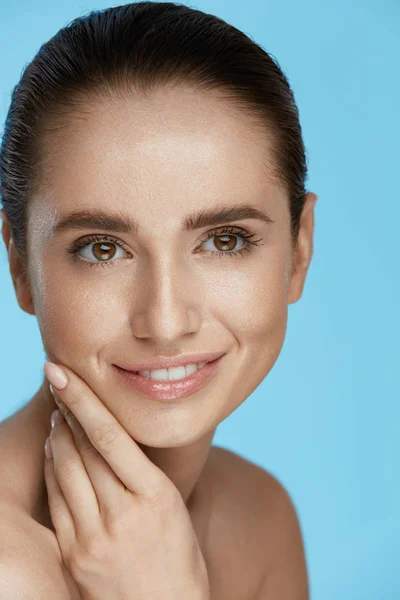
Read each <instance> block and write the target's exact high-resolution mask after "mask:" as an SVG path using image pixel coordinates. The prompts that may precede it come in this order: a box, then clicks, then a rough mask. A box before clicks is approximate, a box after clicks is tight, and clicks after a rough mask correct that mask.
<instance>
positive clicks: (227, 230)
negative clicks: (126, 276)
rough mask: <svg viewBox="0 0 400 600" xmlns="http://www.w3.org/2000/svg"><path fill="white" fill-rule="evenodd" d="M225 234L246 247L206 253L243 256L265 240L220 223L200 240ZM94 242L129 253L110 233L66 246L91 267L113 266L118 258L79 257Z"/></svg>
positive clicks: (94, 235) (73, 255) (76, 258)
mask: <svg viewBox="0 0 400 600" xmlns="http://www.w3.org/2000/svg"><path fill="white" fill-rule="evenodd" d="M224 234H232V235H237V236H238V237H241V238H243V239H244V240H245V246H244V248H241V249H239V250H232V251H229V252H223V251H221V250H216V251H214V252H206V254H210V255H211V257H213V256H218V257H222V256H229V257H231V258H234V257H236V256H243V252H244V251H248V252H251V247H252V246H258V245H260V244H259V243H260V242H262V241H263V240H262V238H260V239H259V240H254V241H250V239H251V238H253V237H254V236H255V235H256V233H255V232H251V231H249V230H247V229H245V228H244V227H239V226H238V225H219V226H217V227H215V228H214V229H211V230H209V231H206V232H205V233H204V234H203V237H201V238H200V241H199V242H200V245H203V244H204V243H206V242H207V241H208V240H209V239H210V238H212V237H214V236H217V237H218V236H221V237H222V236H223V235H224ZM204 236H206V237H205V239H204ZM94 242H97V243H99V242H111V243H114V244H116V245H117V246H120V247H122V248H123V249H124V250H125V251H126V252H128V253H129V250H127V248H126V244H125V242H123V241H121V240H119V239H118V238H115V237H113V236H110V235H109V234H88V235H85V236H82V237H81V238H79V239H78V240H76V241H75V242H74V243H73V244H72V246H71V247H70V248H66V250H67V251H68V252H69V253H71V254H72V258H73V260H74V261H76V262H80V263H82V264H85V266H89V267H91V266H102V267H107V266H113V265H114V263H115V262H117V261H118V259H113V260H111V261H99V262H96V261H91V260H86V259H83V258H81V257H79V254H78V253H79V251H80V250H81V249H82V248H85V247H86V246H89V245H90V244H91V243H94Z"/></svg>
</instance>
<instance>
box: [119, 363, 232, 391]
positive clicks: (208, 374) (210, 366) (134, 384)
mask: <svg viewBox="0 0 400 600" xmlns="http://www.w3.org/2000/svg"><path fill="white" fill-rule="evenodd" d="M223 356H225V355H223ZM223 356H220V357H219V358H217V359H216V360H213V361H212V362H209V363H207V364H206V365H205V366H204V367H203V368H202V369H200V370H199V371H196V373H193V375H190V376H189V377H186V378H185V379H181V380H180V381H168V382H167V381H154V380H153V379H150V378H149V377H143V376H142V375H138V374H137V373H134V372H133V371H126V370H125V369H122V368H121V367H117V365H113V366H114V367H116V369H117V371H118V373H120V374H121V376H122V379H123V381H124V382H125V383H127V384H128V385H129V387H130V388H131V389H132V388H133V389H134V390H135V391H136V392H139V393H141V394H144V395H145V396H147V397H148V398H152V399H154V400H177V399H178V398H185V397H186V396H190V395H191V394H194V393H196V392H197V391H199V390H200V389H201V388H202V387H203V386H205V385H206V383H208V382H209V381H210V379H212V378H213V377H214V375H216V373H217V371H218V367H219V363H220V362H221V359H222V358H223Z"/></svg>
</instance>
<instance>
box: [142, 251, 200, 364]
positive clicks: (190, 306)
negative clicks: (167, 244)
mask: <svg viewBox="0 0 400 600" xmlns="http://www.w3.org/2000/svg"><path fill="white" fill-rule="evenodd" d="M164 258H165V257H164ZM184 268H185V267H184V266H180V267H179V266H177V264H176V262H175V263H174V264H172V263H171V262H166V260H163V259H161V261H160V262H159V263H157V264H156V265H153V266H152V267H149V268H148V269H146V275H145V277H144V278H143V279H142V280H141V281H140V286H139V291H138V293H135V302H134V303H133V309H132V317H131V324H132V332H133V334H134V335H135V337H137V338H151V340H152V341H153V342H154V345H157V347H158V348H161V347H165V348H172V347H180V345H181V340H182V338H183V336H185V335H187V334H189V333H196V332H197V331H199V329H200V327H201V322H202V310H203V307H204V303H203V302H202V299H203V298H202V294H201V292H200V291H199V285H198V284H196V283H195V282H194V279H193V277H190V274H189V275H188V273H187V272H185V274H184V273H183V269H184ZM174 353H175V352H174Z"/></svg>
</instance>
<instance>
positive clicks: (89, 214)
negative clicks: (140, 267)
mask: <svg viewBox="0 0 400 600" xmlns="http://www.w3.org/2000/svg"><path fill="white" fill-rule="evenodd" d="M244 219H258V220H260V221H264V222H266V223H274V222H275V221H273V220H272V219H271V217H270V216H269V215H268V214H267V213H264V212H262V211H261V210H259V209H258V208H256V207H254V206H251V205H249V204H239V205H236V206H223V207H219V208H218V207H217V208H212V209H211V210H202V211H197V212H194V213H193V214H192V215H189V216H188V217H186V218H185V219H184V221H183V222H182V229H183V230H184V231H194V230H196V229H200V228H202V227H208V226H211V225H221V224H224V223H226V222H227V221H242V220H244ZM87 228H98V229H107V230H109V231H115V232H119V233H129V234H137V232H138V231H139V224H138V223H137V222H136V221H135V220H134V219H133V218H132V217H130V216H129V215H124V214H121V213H112V212H108V211H104V210H99V209H97V210H76V211H73V212H72V213H69V214H68V215H66V216H65V217H64V218H63V219H61V220H60V221H59V222H58V223H57V224H56V225H55V226H54V228H53V233H54V234H56V233H59V232H61V231H65V230H67V229H87Z"/></svg>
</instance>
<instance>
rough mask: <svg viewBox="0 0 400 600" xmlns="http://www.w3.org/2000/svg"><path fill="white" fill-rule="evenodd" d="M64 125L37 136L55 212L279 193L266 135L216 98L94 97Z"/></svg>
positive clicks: (165, 94)
mask: <svg viewBox="0 0 400 600" xmlns="http://www.w3.org/2000/svg"><path fill="white" fill-rule="evenodd" d="M65 118H66V119H67V121H66V125H65V126H64V127H63V128H62V129H61V130H60V131H59V132H51V133H47V134H46V135H45V142H46V143H45V155H46V163H47V164H46V167H45V170H46V186H47V187H48V188H49V189H50V190H51V196H49V197H52V198H56V199H57V203H58V208H59V209H60V210H62V211H64V209H65V210H71V209H73V208H77V206H76V204H77V202H79V204H82V205H84V206H85V208H94V206H97V205H98V203H99V202H101V203H110V204H113V205H114V206H116V207H117V208H120V209H124V208H127V207H128V206H129V204H130V203H131V202H133V201H134V202H135V205H136V207H137V208H139V207H140V205H143V206H144V207H146V209H147V210H151V209H152V208H154V210H158V209H162V210H163V209H172V210H175V211H176V210H177V211H178V212H179V210H180V209H179V207H180V206H183V208H184V207H185V205H191V206H192V205H199V206H201V207H206V206H207V204H208V203H226V201H227V200H228V199H229V198H231V201H232V202H233V203H235V202H237V201H243V200H244V199H246V198H247V199H248V198H249V196H250V195H251V196H252V197H253V198H255V199H257V197H258V198H260V199H261V198H262V197H264V198H265V197H267V196H271V197H273V196H274V193H276V190H277V189H278V187H279V186H278V184H277V183H276V182H275V181H274V180H273V177H272V142H273V140H272V138H271V134H270V133H269V132H268V131H267V129H266V128H265V129H264V128H263V127H262V124H261V123H259V124H258V127H254V121H253V120H251V119H250V117H249V116H248V115H247V114H246V113H244V112H243V111H242V112H241V111H240V109H238V108H235V106H234V105H233V104H232V103H231V102H230V101H229V100H226V99H223V98H222V97H219V96H218V95H217V94H216V93H213V94H211V93H206V92H199V91H194V90H191V89H188V88H179V89H173V88H167V89H159V90H157V91H154V92H151V94H149V95H147V96H146V97H144V96H138V97H133V96H131V97H127V96H126V97H123V96H121V95H115V96H113V97H110V98H107V99H106V98H99V97H93V98H91V99H89V98H87V99H86V101H85V103H84V105H82V110H79V108H75V109H74V111H73V112H71V113H70V114H69V115H68V117H65ZM270 164H271V168H269V165H270ZM54 208H55V207H54ZM64 212H65V211H64Z"/></svg>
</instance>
